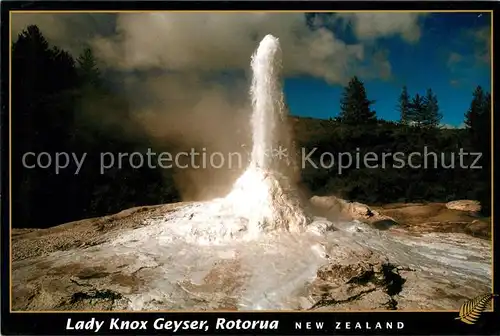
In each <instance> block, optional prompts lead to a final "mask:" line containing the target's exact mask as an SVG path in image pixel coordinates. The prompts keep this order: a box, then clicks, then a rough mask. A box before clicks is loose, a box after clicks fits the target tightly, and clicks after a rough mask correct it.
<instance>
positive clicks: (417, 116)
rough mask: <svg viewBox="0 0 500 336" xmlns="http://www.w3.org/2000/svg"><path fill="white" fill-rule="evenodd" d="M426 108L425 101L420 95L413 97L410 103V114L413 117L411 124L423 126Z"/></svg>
mask: <svg viewBox="0 0 500 336" xmlns="http://www.w3.org/2000/svg"><path fill="white" fill-rule="evenodd" d="M424 108H425V104H424V99H423V98H422V96H420V95H419V94H418V93H417V94H416V95H415V97H413V99H412V100H411V102H410V106H409V112H410V115H411V122H412V123H414V125H416V126H421V125H422V119H421V117H422V111H423V109H424Z"/></svg>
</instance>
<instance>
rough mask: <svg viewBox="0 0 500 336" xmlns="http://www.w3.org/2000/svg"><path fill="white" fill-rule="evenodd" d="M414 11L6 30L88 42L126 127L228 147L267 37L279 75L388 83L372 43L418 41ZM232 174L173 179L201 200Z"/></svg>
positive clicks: (80, 20)
mask: <svg viewBox="0 0 500 336" xmlns="http://www.w3.org/2000/svg"><path fill="white" fill-rule="evenodd" d="M419 16H420V14H413V13H373V14H364V13H360V14H341V15H334V16H333V15H329V16H316V17H315V18H313V20H311V21H309V22H308V21H307V20H306V16H305V15H304V14H300V13H286V14H285V13H283V14H281V13H231V14H228V13H144V14H13V15H12V32H13V34H14V39H15V36H17V34H18V33H19V32H20V31H21V30H22V29H24V28H25V27H26V26H27V25H29V24H36V25H38V26H39V28H40V29H41V31H42V33H43V34H44V36H46V37H47V39H48V41H49V42H50V43H51V44H53V45H56V46H58V47H61V48H63V49H65V50H68V51H69V52H70V53H72V54H73V55H74V56H75V57H76V56H77V55H78V53H79V52H80V51H81V50H82V49H83V48H84V47H86V46H90V47H91V48H92V50H93V51H94V53H95V55H96V57H97V59H98V61H99V66H100V69H101V72H102V73H103V74H104V75H105V76H107V74H112V75H109V78H108V79H109V80H110V81H112V84H113V86H114V87H115V88H118V89H119V90H120V91H122V92H124V93H125V94H126V97H127V100H128V101H129V103H130V106H133V109H134V110H133V113H132V120H133V124H134V125H140V127H141V128H142V129H144V130H145V131H146V132H147V134H149V135H150V136H151V138H152V139H154V140H155V141H156V142H157V143H158V144H166V143H172V144H175V146H176V147H175V148H176V149H177V150H189V149H190V148H192V147H194V148H198V149H201V148H206V149H207V152H215V151H220V152H223V153H228V152H234V151H242V144H244V143H246V144H247V145H248V146H251V143H250V139H251V138H250V136H249V133H248V127H249V117H250V100H249V97H248V88H249V83H250V81H249V79H250V78H249V70H250V65H249V64H250V56H251V54H252V53H253V51H254V50H255V48H256V47H257V45H258V42H259V41H260V40H261V39H262V38H263V37H264V36H265V35H266V34H273V35H275V36H277V37H278V38H279V40H280V44H281V48H282V50H283V65H284V69H283V71H284V75H285V76H289V77H290V76H302V75H308V76H313V77H316V78H320V79H323V80H325V81H327V82H329V83H332V84H343V83H345V82H346V80H347V79H348V78H349V77H350V76H352V75H353V74H357V75H360V76H362V77H364V78H380V79H382V80H389V79H390V78H391V75H392V74H391V65H390V63H389V61H388V52H387V50H384V49H378V48H377V47H376V44H375V43H374V42H375V40H376V39H377V38H381V37H389V36H400V37H401V39H403V40H404V41H406V42H408V43H414V42H415V41H418V39H419V37H420V28H419ZM335 24H340V25H341V26H343V27H344V29H351V30H352V32H353V33H354V34H355V35H356V37H357V39H356V41H355V42H350V43H347V42H345V41H343V40H341V39H340V38H338V37H337V36H336V35H335V33H334V32H333V29H329V28H331V26H332V25H335ZM221 72H222V73H223V76H222V75H221ZM110 78H112V79H110ZM106 113H108V114H109V115H108V116H107V117H106V120H108V121H109V120H113V122H116V123H117V124H119V125H123V123H125V121H123V119H122V117H120V113H118V112H117V111H114V110H112V109H111V110H109V111H106ZM89 117H92V118H95V113H94V114H92V113H89ZM129 122H130V121H129ZM136 127H137V126H136ZM124 128H127V129H130V128H131V127H130V125H127V127H125V126H124ZM132 129H133V127H132ZM247 148H248V147H247ZM243 157H245V156H243ZM239 173H241V170H237V171H234V169H233V173H232V174H229V175H228V172H227V171H225V170H224V169H197V170H182V171H181V172H178V174H177V177H178V181H179V186H180V187H181V188H180V189H181V190H180V191H181V192H182V194H183V196H184V198H185V199H206V198H210V197H214V196H220V195H222V194H223V193H224V192H226V191H227V188H228V187H229V186H230V185H232V183H233V181H234V178H236V177H237V176H238V175H239ZM228 176H230V177H229V178H228ZM201 186H203V187H201Z"/></svg>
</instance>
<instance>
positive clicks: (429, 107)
mask: <svg viewBox="0 0 500 336" xmlns="http://www.w3.org/2000/svg"><path fill="white" fill-rule="evenodd" d="M423 101H424V106H423V109H422V110H421V112H420V116H419V117H418V119H419V120H420V123H421V125H422V126H423V127H426V128H435V127H438V126H439V123H440V122H441V119H442V118H443V116H442V115H441V113H439V104H438V99H437V96H436V95H435V94H434V93H433V92H432V89H427V93H426V95H425V97H424V99H423Z"/></svg>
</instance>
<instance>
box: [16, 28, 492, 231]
mask: <svg viewBox="0 0 500 336" xmlns="http://www.w3.org/2000/svg"><path fill="white" fill-rule="evenodd" d="M11 90H12V92H11V102H10V103H11V106H12V115H11V118H12V139H13V141H12V153H13V155H12V163H11V165H12V190H13V192H12V199H11V203H12V207H13V213H12V219H13V223H12V225H13V227H35V228H44V227H49V226H53V225H57V224H61V223H65V222H69V221H74V220H79V219H82V218H89V217H97V216H103V215H106V214H110V213H115V212H119V211H121V210H123V209H126V208H130V207H134V206H142V205H150V204H161V203H170V202H175V201H178V200H180V196H179V192H178V189H177V188H176V186H175V183H174V180H175V171H172V170H163V169H160V168H158V169H150V168H149V167H144V169H141V168H139V169H134V168H132V167H122V168H121V169H119V168H118V167H116V168H113V169H109V170H108V171H107V172H106V173H105V174H101V173H100V170H99V162H100V157H99V153H101V152H108V151H109V152H113V153H120V152H122V153H132V152H142V153H146V151H147V149H148V148H154V150H155V151H157V152H161V151H169V150H170V148H158V146H159V145H158V144H157V143H152V142H151V139H150V138H149V137H148V136H147V135H146V134H145V133H143V132H142V131H141V128H139V127H136V128H134V130H133V133H134V136H133V137H130V136H129V134H127V132H126V130H125V129H124V126H123V125H119V124H116V123H109V122H107V121H106V115H107V114H108V113H109V111H113V112H114V113H116V114H117V115H119V117H120V118H121V119H122V120H123V121H124V125H125V124H126V123H128V122H130V123H131V113H132V108H131V106H130V105H129V103H128V100H127V97H124V96H123V95H122V94H120V93H117V92H115V91H114V90H112V89H111V88H110V87H109V85H108V83H106V81H105V76H104V75H103V74H102V73H101V71H100V69H99V68H98V66H97V62H96V59H95V57H94V55H93V54H92V50H91V49H90V48H86V49H84V50H83V52H82V53H81V54H80V55H77V56H76V57H73V56H72V55H71V54H70V53H69V52H67V51H65V50H62V49H60V48H58V47H56V46H52V45H50V44H49V43H48V41H47V40H46V39H45V37H44V36H43V34H42V32H41V31H40V29H39V28H38V27H37V26H29V27H27V28H26V29H25V30H24V31H23V32H21V33H20V34H19V36H18V37H17V39H15V40H14V42H13V44H12V87H11ZM406 96H408V95H407V94H406ZM402 97H403V94H402ZM488 97H489V94H488V93H487V92H483V91H482V89H481V88H478V89H477V90H476V92H475V93H474V98H473V102H472V103H471V108H470V109H469V111H468V112H467V117H466V125H467V129H466V130H441V129H439V128H438V127H437V124H438V121H437V120H438V119H439V118H438V116H439V107H438V105H437V98H436V97H435V95H434V94H433V93H432V91H430V90H429V91H428V94H427V95H426V96H425V97H422V98H420V97H417V96H415V97H414V98H410V97H409V96H408V97H407V98H404V99H402V100H401V102H400V105H401V106H404V108H403V109H402V110H401V114H402V118H401V119H402V120H401V122H398V123H393V122H387V121H383V120H380V119H377V117H376V113H375V111H373V110H372V109H371V106H372V105H373V102H372V101H370V100H368V98H367V93H366V90H365V88H364V85H363V83H362V82H361V81H360V80H359V79H358V78H354V79H353V80H351V82H350V83H349V84H348V85H347V87H346V89H345V92H344V96H343V98H342V101H341V109H342V112H341V114H340V115H339V117H338V118H337V119H336V120H335V121H319V120H317V121H315V125H316V126H314V127H313V129H312V133H311V134H312V135H311V136H308V137H307V139H305V140H303V141H302V142H301V145H303V146H305V147H318V148H320V149H324V150H330V151H349V150H354V149H355V148H357V147H360V148H363V149H364V150H366V151H375V152H377V151H378V152H380V151H386V150H394V151H396V150H411V149H412V148H414V147H415V148H416V147H418V146H419V145H423V144H427V145H429V146H431V147H433V148H434V149H436V150H448V149H449V150H451V149H453V150H456V148H458V146H462V147H464V148H471V149H476V150H477V151H482V152H483V153H485V154H487V153H488V157H486V158H485V159H484V162H483V166H484V167H487V168H486V169H483V170H482V171H481V172H470V171H463V170H456V169H455V170H451V171H450V170H448V171H443V170H439V169H438V170H435V171H434V172H433V173H429V172H428V171H416V170H399V171H395V170H389V171H388V170H372V171H367V170H362V169H358V170H356V169H353V170H349V171H348V172H346V173H345V174H342V175H341V176H340V175H338V174H337V173H336V172H335V171H334V170H333V169H332V170H310V169H305V170H303V171H302V175H303V176H302V177H303V182H304V184H305V185H306V186H307V187H308V189H310V190H311V191H312V192H314V193H339V194H341V195H342V196H344V197H346V198H349V199H352V200H359V201H365V202H369V203H377V202H393V201H399V200H401V199H403V200H404V201H415V200H429V201H431V200H445V199H458V198H476V199H480V200H481V201H482V202H483V203H484V204H485V209H488V207H489V202H491V200H490V197H489V194H488V190H491V189H489V188H491V186H490V180H489V175H488V173H487V172H486V170H487V169H489V165H488V164H487V162H486V161H487V160H489V149H488V148H490V147H489V146H490V140H489V138H488V136H489V133H488V132H489V129H490V126H489V125H490V119H489V118H490V117H489V115H490V111H489V110H488V104H490V105H489V106H490V108H491V102H489V101H488V99H489V98H488ZM403 111H404V112H403ZM403 115H404V118H403ZM324 122H327V125H326V126H325V127H323V126H321V127H323V128H322V129H319V128H318V126H320V124H321V125H323V124H324ZM411 122H415V123H416V124H418V125H421V126H422V127H414V126H411V125H413V124H412V123H411ZM305 123H306V122H305V120H303V122H302V124H304V125H305ZM375 124H376V125H377V126H376V127H374V125H375ZM300 135H301V134H296V137H297V138H300ZM162 146H168V145H162ZM26 152H35V153H40V152H48V153H57V152H67V153H75V155H78V156H80V157H81V156H82V155H83V154H84V153H87V157H86V159H85V164H84V165H83V166H82V168H81V171H80V172H79V174H78V175H75V174H74V170H70V169H67V170H63V171H61V172H59V173H56V172H55V171H54V170H51V169H41V168H33V169H26V168H25V167H24V166H23V162H22V155H23V153H26Z"/></svg>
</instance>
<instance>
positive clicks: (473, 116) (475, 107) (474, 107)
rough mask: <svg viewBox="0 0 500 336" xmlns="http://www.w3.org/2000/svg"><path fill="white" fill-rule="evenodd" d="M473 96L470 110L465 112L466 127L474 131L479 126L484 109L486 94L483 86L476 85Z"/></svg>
mask: <svg viewBox="0 0 500 336" xmlns="http://www.w3.org/2000/svg"><path fill="white" fill-rule="evenodd" d="M472 97H473V98H472V102H471V104H470V107H469V110H468V111H467V112H466V113H465V127H466V128H467V129H469V131H471V132H473V133H474V132H475V131H476V130H477V129H478V126H479V125H478V122H479V116H480V114H481V113H482V111H484V101H485V94H484V91H483V88H482V87H481V86H478V87H476V89H475V90H474V92H473V94H472ZM490 104H491V102H490Z"/></svg>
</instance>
